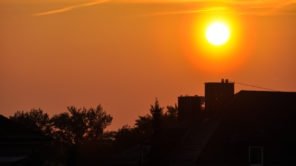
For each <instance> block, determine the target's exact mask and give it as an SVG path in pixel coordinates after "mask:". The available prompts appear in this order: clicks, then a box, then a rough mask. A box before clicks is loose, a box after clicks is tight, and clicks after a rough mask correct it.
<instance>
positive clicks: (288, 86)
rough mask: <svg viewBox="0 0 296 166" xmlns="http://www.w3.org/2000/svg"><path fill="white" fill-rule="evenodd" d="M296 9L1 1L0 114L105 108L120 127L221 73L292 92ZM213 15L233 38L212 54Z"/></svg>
mask: <svg viewBox="0 0 296 166" xmlns="http://www.w3.org/2000/svg"><path fill="white" fill-rule="evenodd" d="M295 14H296V4H295V3H294V1H283V0H282V1H279V0H271V1H261V0H260V1H259V0H257V1H256V0H244V1H239V2H238V1H234V0H233V1H232V0H225V1H217V0H216V1H207V2H206V1H202V0H196V1H194V0H188V1H182V2H181V1H173V0H153V1H150V0H149V1H148V0H147V1H145V0H144V1H141V0H131V1H130V0H110V1H109V0H101V1H90V0H45V1H40V0H26V1H22V0H1V2H0V27H1V28H0V80H1V81H0V92H1V93H0V114H3V115H6V116H8V115H11V114H12V113H13V112H15V111H16V110H29V109H30V108H34V107H35V108H38V107H41V108H42V109H43V110H44V111H46V112H49V113H50V114H53V113H58V112H63V111H66V106H69V105H75V106H87V107H88V106H96V105H97V104H102V105H103V107H104V108H105V110H106V111H107V112H108V113H110V114H112V115H113V116H114V121H113V125H112V127H111V129H116V128H119V127H120V126H122V125H124V124H127V123H129V124H131V125H132V124H133V122H134V120H135V119H136V118H137V116H138V115H144V114H146V113H148V110H149V105H150V104H152V103H153V102H154V100H155V97H158V98H159V100H160V103H161V104H162V105H163V106H164V105H167V104H174V103H176V102H177V96H179V95H186V94H187V95H194V94H199V95H203V94H204V90H203V89H204V85H203V83H204V82H205V81H219V80H220V78H222V77H227V78H229V79H230V80H232V81H237V82H244V83H249V84H254V85H258V86H262V87H267V88H272V89H275V90H283V91H296V78H295V75H296V67H295V65H296V56H295V52H296V50H295V49H296V30H295V29H296V15H295ZM215 18H222V19H225V21H226V22H228V24H229V26H232V28H233V31H232V32H233V35H234V36H233V37H234V38H233V40H232V41H231V42H230V43H229V44H228V45H227V46H225V48H223V49H224V50H220V51H219V53H221V51H222V52H223V51H224V52H225V54H227V56H228V58H222V59H215V58H214V60H213V59H212V60H209V59H208V54H209V53H210V52H209V51H212V50H213V49H214V48H210V46H207V45H206V44H205V43H203V42H202V39H203V37H204V36H203V35H202V34H201V33H199V32H202V31H203V27H204V26H205V25H206V24H207V23H206V22H207V21H209V20H211V19H215ZM226 48H227V49H226ZM225 50H226V51H225ZM223 54H224V53H223ZM205 57H206V58H205ZM205 64H206V65H205ZM209 66H210V67H209ZM240 89H252V88H250V87H242V86H239V85H237V86H236V91H238V90H240Z"/></svg>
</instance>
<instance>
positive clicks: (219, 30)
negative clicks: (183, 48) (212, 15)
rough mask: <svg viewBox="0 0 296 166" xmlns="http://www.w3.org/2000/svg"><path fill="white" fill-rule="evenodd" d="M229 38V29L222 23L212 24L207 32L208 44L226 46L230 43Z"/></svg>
mask: <svg viewBox="0 0 296 166" xmlns="http://www.w3.org/2000/svg"><path fill="white" fill-rule="evenodd" d="M229 36H230V31H229V29H228V27H227V26H226V25H225V24H223V23H221V22H215V23H212V24H211V25H210V26H209V27H208V28H207V31H206V37H207V40H208V42H210V43H211V44H213V45H215V46H220V45H223V44H225V43H226V42H227V41H228V39H229Z"/></svg>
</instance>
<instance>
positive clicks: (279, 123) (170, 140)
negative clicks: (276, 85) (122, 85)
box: [0, 80, 296, 166]
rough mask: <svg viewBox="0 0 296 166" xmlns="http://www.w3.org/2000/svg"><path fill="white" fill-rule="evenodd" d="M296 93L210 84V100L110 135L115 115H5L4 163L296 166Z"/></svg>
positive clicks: (0, 151) (187, 103)
mask: <svg viewBox="0 0 296 166" xmlns="http://www.w3.org/2000/svg"><path fill="white" fill-rule="evenodd" d="M295 101H296V93H292V92H274V91H240V92H239V93H236V94H235V93H234V83H231V82H228V80H226V81H225V82H224V80H222V81H221V82H215V83H206V84H205V96H204V97H202V96H197V95H196V96H180V97H179V98H178V106H177V105H175V106H167V107H166V109H165V108H163V107H161V106H160V104H159V102H158V100H157V99H156V101H155V103H154V104H153V105H151V107H150V110H149V114H147V115H145V116H139V118H138V119H137V120H136V121H135V126H134V127H130V126H128V125H125V126H123V127H122V128H120V129H119V130H118V131H111V132H106V131H104V130H105V128H106V127H107V126H108V125H110V124H111V122H112V116H111V115H109V114H107V113H106V112H105V111H104V110H103V108H102V107H101V106H100V105H98V106H97V107H96V108H76V107H73V106H72V107H68V108H67V112H65V113H61V114H57V115H54V116H52V117H49V116H48V114H46V113H44V112H43V111H42V110H41V109H32V110H31V111H29V112H24V111H18V112H16V113H15V114H14V115H13V116H11V117H9V119H7V118H5V117H3V116H0V125H1V136H0V141H1V142H0V143H1V147H0V165H20V166H22V165H45V166H47V165H48V166H55V165H56V166H61V165H63V166H68V165H71V166H72V165H74V166H75V165H77V166H80V165H139V166H142V165H202V166H203V165H211V166H212V165H227V166H229V165H233V166H234V165H235V166H240V165H251V166H252V165H253V166H263V165H294V164H296V152H295V150H294V149H295V148H296V143H295V142H296V134H295V127H296V121H295V120H294V119H295V117H296V105H295V104H294V102H295Z"/></svg>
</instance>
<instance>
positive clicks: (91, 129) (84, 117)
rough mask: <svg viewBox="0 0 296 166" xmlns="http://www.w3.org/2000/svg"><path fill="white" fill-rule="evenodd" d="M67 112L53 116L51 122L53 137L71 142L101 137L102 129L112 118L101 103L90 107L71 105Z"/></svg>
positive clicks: (82, 141)
mask: <svg viewBox="0 0 296 166" xmlns="http://www.w3.org/2000/svg"><path fill="white" fill-rule="evenodd" d="M68 112H69V113H68ZM68 112H65V113H61V114H59V115H55V116H53V118H52V119H51V123H52V126H53V128H54V131H55V132H54V133H53V135H54V138H55V139H57V140H60V141H62V142H66V143H72V144H82V143H84V142H87V141H94V140H99V139H101V138H102V136H103V131H104V129H105V128H106V127H107V126H109V125H110V124H111V122H112V119H113V118H112V117H111V115H109V114H107V113H106V112H105V111H103V108H102V107H101V105H98V106H97V107H96V108H90V109H86V108H82V109H80V108H76V107H74V106H71V107H68Z"/></svg>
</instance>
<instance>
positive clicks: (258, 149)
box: [249, 146, 263, 166]
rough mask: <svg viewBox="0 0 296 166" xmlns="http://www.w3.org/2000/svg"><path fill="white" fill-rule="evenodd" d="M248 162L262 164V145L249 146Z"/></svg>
mask: <svg viewBox="0 0 296 166" xmlns="http://www.w3.org/2000/svg"><path fill="white" fill-rule="evenodd" d="M249 163H250V165H251V166H263V147H262V146H249Z"/></svg>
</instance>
